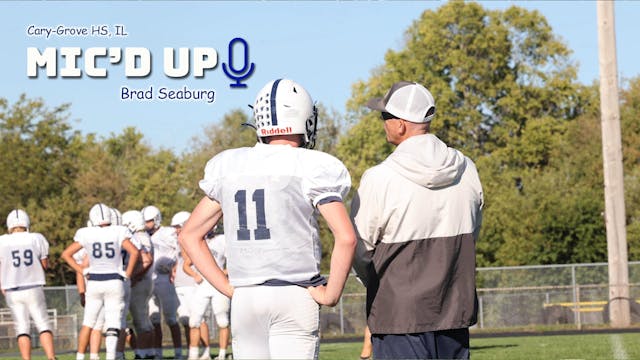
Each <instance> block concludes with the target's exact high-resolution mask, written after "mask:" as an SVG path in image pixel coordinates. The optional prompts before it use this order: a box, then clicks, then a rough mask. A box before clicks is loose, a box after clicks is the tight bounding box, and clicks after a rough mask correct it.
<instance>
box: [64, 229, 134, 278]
mask: <svg viewBox="0 0 640 360" xmlns="http://www.w3.org/2000/svg"><path fill="white" fill-rule="evenodd" d="M131 236H132V235H131V231H129V229H128V228H127V227H125V226H120V225H112V226H106V227H100V226H92V227H84V228H81V229H78V231H76V234H75V236H74V237H73V240H74V241H76V242H78V243H80V244H81V245H82V247H83V248H84V249H85V250H86V251H87V255H88V256H89V272H90V273H91V274H113V273H121V272H122V271H121V270H122V254H121V251H120V250H121V246H122V241H124V239H128V238H131Z"/></svg>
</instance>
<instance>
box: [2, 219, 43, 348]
mask: <svg viewBox="0 0 640 360" xmlns="http://www.w3.org/2000/svg"><path fill="white" fill-rule="evenodd" d="M30 225H31V221H30V219H29V216H28V215H27V213H26V212H25V211H24V210H20V209H15V210H11V212H10V213H9V215H7V229H8V231H9V234H6V235H2V236H0V283H1V288H2V293H3V294H4V296H5V299H6V301H7V306H9V309H11V316H12V317H13V323H14V328H15V332H16V336H17V338H18V348H19V349H20V355H21V356H22V358H23V359H31V332H30V323H29V316H31V319H33V322H34V323H35V325H36V328H37V329H38V331H39V332H40V344H42V348H43V349H44V352H45V355H46V356H47V358H48V359H54V358H55V354H54V346H53V333H52V332H51V326H50V324H49V316H48V314H47V304H46V302H45V298H44V290H43V289H42V287H43V286H44V285H45V278H44V271H45V270H46V269H47V267H48V265H49V260H48V259H49V242H48V241H47V239H45V237H44V236H43V235H42V234H39V233H32V232H29V226H30Z"/></svg>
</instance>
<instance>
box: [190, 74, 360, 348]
mask: <svg viewBox="0 0 640 360" xmlns="http://www.w3.org/2000/svg"><path fill="white" fill-rule="evenodd" d="M253 116H254V120H255V127H256V131H257V135H258V140H259V142H258V143H257V144H256V145H255V146H254V147H250V148H238V149H231V150H226V151H223V152H221V153H219V154H217V155H216V156H214V157H213V158H212V159H211V160H209V162H208V163H207V165H206V168H205V174H204V179H203V180H201V181H200V188H201V189H202V190H203V191H204V193H205V196H204V198H203V199H202V200H201V201H200V203H199V204H198V205H197V206H196V208H195V209H194V211H193V212H192V213H191V217H190V218H189V220H188V221H187V223H186V224H185V227H184V229H183V230H182V232H181V235H180V241H181V243H182V245H183V246H184V248H185V250H186V252H187V254H188V255H189V257H190V258H191V260H192V261H193V263H194V264H195V266H196V268H197V269H198V270H199V271H200V272H201V273H202V274H203V276H204V277H205V278H206V279H207V280H208V281H209V282H210V283H211V284H213V285H214V286H215V287H216V288H217V289H218V290H219V291H220V292H222V293H223V294H225V295H227V296H229V297H231V296H232V300H231V301H232V305H231V331H232V335H233V340H232V344H233V353H234V354H233V355H234V358H236V359H248V358H251V359H266V358H278V359H291V358H297V359H301V358H304V359H313V358H317V357H318V348H319V335H318V332H319V304H321V305H328V306H334V305H335V304H336V303H337V302H338V300H339V298H340V295H341V294H342V290H343V287H344V283H345V281H346V279H347V276H348V273H349V271H350V268H351V261H352V258H353V254H354V249H355V244H356V236H355V231H354V229H353V226H352V224H351V221H350V219H349V215H348V212H347V211H346V209H345V206H344V204H343V198H344V196H346V194H347V192H348V191H349V187H350V186H351V179H350V177H349V173H348V171H347V169H346V168H345V166H344V164H342V162H341V161H340V160H338V159H336V158H335V157H333V156H331V155H329V154H326V153H323V152H319V151H313V150H310V149H308V148H310V147H312V146H313V144H314V142H315V130H316V120H317V110H316V108H315V106H314V105H313V101H312V100H311V97H310V96H309V94H308V93H307V91H306V90H305V89H304V88H303V87H302V86H301V85H300V84H297V83H296V82H294V81H291V80H287V79H280V80H275V81H271V82H269V83H268V84H267V85H266V86H265V87H263V88H262V89H261V90H260V92H259V93H258V96H257V97H256V101H255V103H254V105H253ZM317 212H319V213H320V214H321V215H322V216H323V217H324V218H325V219H326V221H327V223H328V224H329V228H330V230H331V232H332V233H333V236H334V238H335V244H334V248H333V253H332V256H331V269H330V276H329V279H328V282H327V281H326V280H325V279H324V278H323V277H321V276H320V256H321V249H320V239H319V231H318V225H317V222H316V217H315V216H316V214H317ZM223 213H224V233H225V238H226V245H227V246H226V251H227V260H228V263H227V269H228V273H229V277H228V279H227V276H226V275H225V274H224V272H223V271H222V270H221V269H220V268H219V267H218V266H217V264H216V262H215V260H214V259H213V256H212V255H211V253H210V252H209V251H208V247H207V243H206V241H205V240H204V236H205V234H206V233H207V232H208V231H209V230H210V229H211V228H213V226H214V225H216V223H217V222H218V220H219V219H220V217H221V216H222V214H223ZM324 284H326V285H324ZM283 299H286V301H283ZM314 300H315V301H314Z"/></svg>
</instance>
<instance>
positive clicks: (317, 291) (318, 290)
mask: <svg viewBox="0 0 640 360" xmlns="http://www.w3.org/2000/svg"><path fill="white" fill-rule="evenodd" d="M307 290H309V294H311V297H312V298H313V300H315V301H316V302H317V303H318V304H320V305H326V306H335V305H336V303H337V301H332V299H327V286H326V285H321V286H309V287H308V288H307Z"/></svg>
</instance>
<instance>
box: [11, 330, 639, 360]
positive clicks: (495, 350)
mask: <svg viewBox="0 0 640 360" xmlns="http://www.w3.org/2000/svg"><path fill="white" fill-rule="evenodd" d="M639 337H640V333H618V334H588V335H553V336H517V337H495V338H473V336H472V339H471V358H472V359H473V360H518V359H522V360H525V359H526V360H530V359H545V360H546V359H590V360H591V359H640V341H638V340H639ZM360 346H361V344H360V343H359V342H341V343H322V344H321V345H320V359H321V360H345V359H359V355H360ZM37 350H39V349H37ZM37 350H36V352H35V353H34V355H36V356H34V359H42V358H43V357H42V356H37V355H38V354H40V352H39V351H37ZM172 353H173V352H172V351H169V350H166V351H165V355H166V356H170V355H171V354H172ZM216 353H217V349H213V354H214V355H215V354H216ZM101 356H102V358H104V353H103V354H101ZM0 357H2V358H3V359H19V357H10V356H5V355H0ZM87 358H88V356H87ZM131 358H133V355H132V354H131V353H127V359H131ZM58 359H60V360H75V354H70V353H67V354H62V355H59V356H58Z"/></svg>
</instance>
